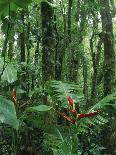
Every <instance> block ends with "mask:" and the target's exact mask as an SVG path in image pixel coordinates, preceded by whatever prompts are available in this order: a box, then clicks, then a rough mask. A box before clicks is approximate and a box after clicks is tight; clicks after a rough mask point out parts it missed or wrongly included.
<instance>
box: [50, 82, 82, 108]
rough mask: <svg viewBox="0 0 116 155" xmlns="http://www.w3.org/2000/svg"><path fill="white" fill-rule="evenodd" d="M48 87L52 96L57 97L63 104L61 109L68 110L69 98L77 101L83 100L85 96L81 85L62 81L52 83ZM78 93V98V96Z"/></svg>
mask: <svg viewBox="0 0 116 155" xmlns="http://www.w3.org/2000/svg"><path fill="white" fill-rule="evenodd" d="M47 86H48V89H49V93H50V95H51V96H53V97H55V99H56V100H57V101H58V102H60V103H61V107H64V108H66V107H67V106H68V102H67V97H68V96H72V98H73V99H74V100H75V101H77V100H81V99H82V98H83V94H82V92H81V88H80V86H79V85H74V84H71V83H65V82H62V81H50V82H49V83H48V85H47ZM77 92H78V98H77V95H76V94H77Z"/></svg>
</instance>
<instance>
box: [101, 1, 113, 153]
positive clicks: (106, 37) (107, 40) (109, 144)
mask: <svg viewBox="0 0 116 155" xmlns="http://www.w3.org/2000/svg"><path fill="white" fill-rule="evenodd" d="M100 4H101V19H102V38H103V43H104V96H106V95H108V94H110V93H112V92H113V81H114V74H115V56H114V38H113V24H112V14H111V12H110V1H109V0H101V1H100ZM110 109H111V110H110ZM110 109H109V110H110V111H111V113H110V114H109V116H110V121H113V120H112V119H113V117H112V116H113V115H114V113H115V110H114V109H113V108H112V107H110ZM112 109H113V110H112ZM110 121H109V123H108V124H107V127H106V128H105V132H104V134H105V137H104V145H105V147H106V148H107V153H111V154H112V155H114V154H115V145H116V143H115V139H114V138H115V137H114V138H113V134H114V133H115V127H114V128H112V129H111V128H110V127H111V126H112V123H111V122H110ZM114 126H115V125H114ZM106 135H107V136H106ZM114 135H115V134H114Z"/></svg>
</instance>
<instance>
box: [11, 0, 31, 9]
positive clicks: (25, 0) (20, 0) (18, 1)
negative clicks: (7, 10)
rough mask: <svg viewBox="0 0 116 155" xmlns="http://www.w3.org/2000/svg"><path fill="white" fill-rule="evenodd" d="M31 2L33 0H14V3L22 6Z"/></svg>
mask: <svg viewBox="0 0 116 155" xmlns="http://www.w3.org/2000/svg"><path fill="white" fill-rule="evenodd" d="M31 2H32V0H14V3H15V4H16V5H17V6H19V7H21V8H25V7H27V6H28V5H29V4H30V3H31Z"/></svg>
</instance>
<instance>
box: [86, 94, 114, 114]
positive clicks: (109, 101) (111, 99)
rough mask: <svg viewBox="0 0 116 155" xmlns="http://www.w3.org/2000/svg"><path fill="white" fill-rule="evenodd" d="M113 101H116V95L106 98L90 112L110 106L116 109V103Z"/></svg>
mask: <svg viewBox="0 0 116 155" xmlns="http://www.w3.org/2000/svg"><path fill="white" fill-rule="evenodd" d="M111 101H116V93H113V94H110V95H108V96H106V97H104V98H103V99H102V100H100V101H99V102H98V103H96V104H95V105H94V106H93V107H92V108H91V109H90V110H89V111H90V112H91V111H92V110H96V109H103V108H104V107H105V106H109V105H112V106H113V107H114V108H116V102H115V103H114V102H111Z"/></svg>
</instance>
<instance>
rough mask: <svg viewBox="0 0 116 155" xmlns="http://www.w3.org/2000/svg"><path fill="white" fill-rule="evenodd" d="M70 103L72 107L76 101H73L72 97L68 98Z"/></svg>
mask: <svg viewBox="0 0 116 155" xmlns="http://www.w3.org/2000/svg"><path fill="white" fill-rule="evenodd" d="M68 103H69V104H70V105H71V106H73V104H74V101H73V99H72V98H71V97H70V96H68Z"/></svg>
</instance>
